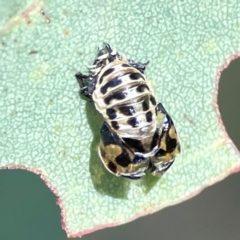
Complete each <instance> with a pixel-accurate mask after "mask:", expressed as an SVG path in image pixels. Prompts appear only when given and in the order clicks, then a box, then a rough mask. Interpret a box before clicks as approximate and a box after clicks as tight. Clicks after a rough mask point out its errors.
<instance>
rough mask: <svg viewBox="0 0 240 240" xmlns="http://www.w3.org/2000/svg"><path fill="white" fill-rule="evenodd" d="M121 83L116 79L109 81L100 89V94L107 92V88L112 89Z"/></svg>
mask: <svg viewBox="0 0 240 240" xmlns="http://www.w3.org/2000/svg"><path fill="white" fill-rule="evenodd" d="M121 83H122V80H121V79H119V78H118V77H116V78H114V79H112V80H111V81H109V82H107V83H106V84H105V85H104V86H102V87H101V89H100V91H101V93H102V94H105V93H106V92H107V89H108V88H113V87H116V86H118V85H120V84H121Z"/></svg>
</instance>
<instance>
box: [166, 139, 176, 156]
mask: <svg viewBox="0 0 240 240" xmlns="http://www.w3.org/2000/svg"><path fill="white" fill-rule="evenodd" d="M166 146H167V152H168V153H171V152H173V151H174V149H175V148H176V147H177V140H176V139H175V138H171V137H170V136H167V138H166Z"/></svg>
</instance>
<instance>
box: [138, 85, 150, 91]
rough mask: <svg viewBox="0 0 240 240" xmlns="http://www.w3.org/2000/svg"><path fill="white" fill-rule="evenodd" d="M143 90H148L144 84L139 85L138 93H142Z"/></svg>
mask: <svg viewBox="0 0 240 240" xmlns="http://www.w3.org/2000/svg"><path fill="white" fill-rule="evenodd" d="M145 89H147V90H149V87H148V86H147V85H146V84H141V85H139V86H138V87H137V91H138V92H144V90H145Z"/></svg>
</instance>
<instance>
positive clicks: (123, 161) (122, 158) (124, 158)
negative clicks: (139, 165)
mask: <svg viewBox="0 0 240 240" xmlns="http://www.w3.org/2000/svg"><path fill="white" fill-rule="evenodd" d="M115 161H116V162H117V164H119V165H120V166H122V167H127V166H128V165H129V164H130V163H131V160H130V158H129V155H128V153H127V152H126V151H123V152H122V153H121V154H120V155H119V156H117V157H116V158H115Z"/></svg>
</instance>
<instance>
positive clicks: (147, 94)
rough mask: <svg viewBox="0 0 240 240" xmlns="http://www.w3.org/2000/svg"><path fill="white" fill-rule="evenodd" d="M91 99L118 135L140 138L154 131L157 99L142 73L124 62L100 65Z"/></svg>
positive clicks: (150, 134)
mask: <svg viewBox="0 0 240 240" xmlns="http://www.w3.org/2000/svg"><path fill="white" fill-rule="evenodd" d="M92 97H93V101H94V103H95V106H96V108H97V110H98V111H99V112H100V113H101V114H102V115H103V117H104V118H105V120H106V121H107V122H108V124H109V125H110V126H111V128H112V129H113V130H114V131H115V132H117V134H118V135H119V136H120V137H131V138H135V139H142V138H146V137H149V136H152V135H153V134H154V132H155V130H156V111H155V108H156V101H155V98H154V97H153V95H152V91H151V89H150V87H149V85H148V83H147V81H146V79H145V76H144V75H143V74H142V73H141V72H140V71H138V70H137V69H136V68H134V67H132V66H130V65H129V64H127V63H125V62H124V61H122V62H121V61H120V60H118V61H117V63H115V61H114V62H112V63H109V64H108V65H107V68H106V67H105V68H103V69H102V70H101V71H100V74H99V76H98V79H97V83H96V89H95V91H94V92H93V95H92Z"/></svg>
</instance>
